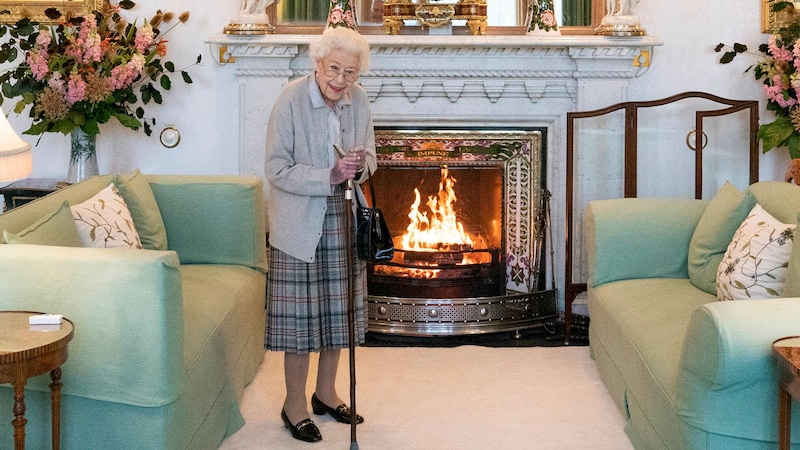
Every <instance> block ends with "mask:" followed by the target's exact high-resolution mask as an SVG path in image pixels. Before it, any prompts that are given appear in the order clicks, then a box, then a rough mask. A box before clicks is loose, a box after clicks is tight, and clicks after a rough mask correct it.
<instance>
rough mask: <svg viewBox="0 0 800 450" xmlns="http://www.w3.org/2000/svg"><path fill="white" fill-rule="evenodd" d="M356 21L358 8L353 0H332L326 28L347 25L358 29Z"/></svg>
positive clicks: (346, 26) (352, 28)
mask: <svg viewBox="0 0 800 450" xmlns="http://www.w3.org/2000/svg"><path fill="white" fill-rule="evenodd" d="M356 22H357V20H356V10H355V8H353V2H352V0H331V9H330V12H328V21H327V23H326V25H325V28H338V27H345V28H350V29H351V30H356V29H357V25H356Z"/></svg>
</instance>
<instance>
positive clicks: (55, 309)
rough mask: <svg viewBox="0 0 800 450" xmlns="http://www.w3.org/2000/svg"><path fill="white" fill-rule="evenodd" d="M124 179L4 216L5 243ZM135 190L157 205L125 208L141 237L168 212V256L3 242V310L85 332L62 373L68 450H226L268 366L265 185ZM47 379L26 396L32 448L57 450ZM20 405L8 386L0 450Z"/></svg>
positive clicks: (146, 180)
mask: <svg viewBox="0 0 800 450" xmlns="http://www.w3.org/2000/svg"><path fill="white" fill-rule="evenodd" d="M118 178H119V177H110V176H99V177H93V178H90V179H88V180H86V181H83V182H81V183H77V184H75V185H72V186H70V187H68V188H65V189H62V190H59V191H57V192H55V193H53V194H51V195H49V196H46V197H43V198H41V199H38V200H36V201H33V202H31V203H28V204H26V205H24V206H22V207H19V208H16V209H13V210H11V211H8V212H6V213H4V214H0V233H2V231H3V230H5V231H6V232H8V233H12V234H13V233H20V232H21V231H22V230H23V229H25V228H26V227H29V226H31V224H34V222H36V221H37V220H38V219H39V218H41V217H43V216H46V215H47V214H48V212H49V211H52V210H54V209H55V208H58V206H59V205H61V204H63V202H64V201H65V200H67V201H69V203H70V205H74V204H77V203H80V202H83V201H84V200H86V199H89V198H91V197H92V196H93V195H94V194H96V193H97V192H99V191H101V190H103V189H104V188H105V187H106V186H108V184H109V182H110V181H111V180H115V183H116V180H117V179H118ZM132 180H133V181H135V180H138V181H139V186H140V187H142V186H144V187H147V186H148V185H149V187H150V189H151V190H152V194H150V198H151V199H153V197H154V201H155V202H156V203H157V206H153V205H152V204H150V206H148V205H147V204H135V203H136V202H134V201H129V200H128V199H127V198H126V201H127V202H128V204H129V206H130V207H131V210H132V213H133V210H134V208H137V209H138V214H136V215H134V223H135V224H136V226H137V227H139V226H140V225H141V226H142V228H143V229H144V228H147V227H148V224H145V223H137V217H138V218H139V220H140V222H143V221H145V219H147V217H148V216H153V215H154V213H156V214H155V215H156V216H158V214H157V213H158V212H160V216H161V217H160V219H161V220H163V228H165V229H166V237H165V242H161V243H160V244H157V245H156V246H157V247H158V246H160V247H161V248H162V249H161V250H153V249H145V250H137V249H128V248H126V249H105V248H84V247H62V246H51V245H31V244H13V245H9V244H6V245H0V310H32V311H43V312H49V313H54V314H62V315H63V316H64V317H66V318H68V319H69V320H71V321H72V322H73V323H74V325H75V334H74V338H73V340H72V342H71V343H70V344H69V359H68V360H67V362H66V363H65V364H64V365H63V366H62V369H63V377H62V381H63V383H64V387H63V390H62V393H63V397H62V403H61V448H62V449H80V450H83V449H136V450H143V449H184V448H196V449H216V448H217V447H218V446H219V445H220V443H221V442H222V441H223V439H224V438H225V437H226V436H229V435H230V434H232V433H233V432H234V431H236V430H237V429H239V428H240V427H241V426H242V425H243V424H244V420H243V418H242V416H241V413H240V410H239V401H240V399H241V397H242V393H243V389H244V386H245V385H246V384H248V383H249V382H250V381H251V380H252V379H253V377H254V375H255V372H256V370H257V368H258V366H259V365H260V363H261V361H262V360H263V356H264V350H263V333H264V320H265V311H264V301H265V289H266V276H265V273H266V269H267V264H266V242H265V241H266V239H265V220H264V206H263V205H264V203H263V194H262V183H261V181H260V179H258V178H255V177H235V176H144V175H141V174H139V173H138V171H137V173H136V174H135V175H134V176H133V178H131V179H128V180H127V182H131V181H132ZM132 203H134V204H132ZM142 217H144V219H142ZM143 242H144V239H143ZM48 382H49V376H48V375H47V374H45V375H42V376H39V377H36V378H32V379H30V380H29V382H28V385H27V386H26V391H25V401H26V406H27V411H26V418H27V419H28V424H27V427H26V432H27V433H26V444H27V448H34V449H36V448H49V446H50V394H49V388H48V386H47V384H48ZM12 404H13V401H12V391H11V388H10V386H8V385H6V386H2V387H0V448H9V447H11V446H12V445H13V434H12V432H11V430H12V427H11V420H12V418H13V415H12ZM3 430H5V431H3Z"/></svg>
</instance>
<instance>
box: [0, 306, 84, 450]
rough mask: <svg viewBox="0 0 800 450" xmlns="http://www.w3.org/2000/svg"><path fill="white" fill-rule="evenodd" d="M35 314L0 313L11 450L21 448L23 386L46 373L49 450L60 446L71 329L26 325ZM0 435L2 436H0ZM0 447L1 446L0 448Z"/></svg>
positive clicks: (0, 374)
mask: <svg viewBox="0 0 800 450" xmlns="http://www.w3.org/2000/svg"><path fill="white" fill-rule="evenodd" d="M36 314H41V313H37V312H30V311H0V383H11V384H12V386H13V387H14V407H13V411H14V420H12V421H11V424H12V425H14V449H15V450H22V449H24V448H25V424H26V423H28V420H27V419H25V384H26V383H27V382H28V378H30V377H33V376H36V375H41V374H43V373H45V372H50V379H51V380H52V382H51V383H50V399H51V408H52V412H51V416H52V439H53V449H54V450H57V449H58V448H60V446H61V386H62V383H61V365H62V364H64V362H65V361H66V360H67V343H69V341H71V340H72V334H73V325H72V322H70V321H69V320H67V319H64V320H63V321H62V323H61V325H60V326H57V325H35V326H31V325H28V317H30V316H32V315H36ZM0 434H2V433H0ZM0 447H2V445H0Z"/></svg>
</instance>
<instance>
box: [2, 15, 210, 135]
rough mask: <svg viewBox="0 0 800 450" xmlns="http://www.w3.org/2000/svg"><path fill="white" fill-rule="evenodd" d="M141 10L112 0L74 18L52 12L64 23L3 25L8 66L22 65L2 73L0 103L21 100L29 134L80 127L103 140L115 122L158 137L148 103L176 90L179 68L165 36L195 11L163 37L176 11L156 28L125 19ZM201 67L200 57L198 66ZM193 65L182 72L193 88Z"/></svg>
mask: <svg viewBox="0 0 800 450" xmlns="http://www.w3.org/2000/svg"><path fill="white" fill-rule="evenodd" d="M134 6H135V3H134V2H133V1H130V0H122V1H120V2H119V3H117V4H116V5H112V4H111V3H110V2H104V3H103V6H102V8H101V10H99V11H92V12H91V13H89V14H87V15H84V16H82V17H73V18H69V19H68V20H66V21H65V20H63V17H62V14H61V12H60V11H58V9H57V8H48V9H47V10H46V11H45V15H46V16H47V17H48V18H50V19H52V20H54V21H59V20H60V22H58V23H57V24H56V25H52V26H45V25H41V24H39V23H37V22H33V21H31V20H29V19H21V20H20V21H18V22H17V23H15V24H11V25H8V24H0V38H1V39H2V44H0V64H4V63H12V64H13V63H16V64H17V65H16V67H12V68H11V69H8V70H6V71H4V72H2V73H0V93H2V97H0V106H2V104H3V100H4V99H18V100H16V103H15V104H14V111H15V112H16V113H17V114H21V113H22V112H24V111H25V110H26V109H27V110H28V111H29V116H30V117H31V119H32V124H31V127H30V128H29V129H28V130H26V131H24V133H25V134H34V135H37V134H42V133H46V132H60V133H64V134H67V133H70V132H71V131H72V130H73V129H75V128H77V127H80V128H81V129H82V130H83V131H85V132H86V133H87V134H90V135H96V134H98V133H100V124H104V123H107V122H108V121H109V120H111V119H112V118H114V119H116V120H117V121H118V122H119V123H120V124H122V125H123V126H125V127H128V128H131V129H133V130H138V129H139V128H144V131H145V133H146V134H147V135H148V136H149V135H150V134H151V132H152V128H151V126H150V125H154V124H155V119H152V118H150V119H146V118H145V113H144V109H143V107H142V106H141V105H147V104H149V103H150V102H151V101H152V102H154V103H156V104H161V103H162V101H163V98H162V94H161V91H162V90H164V91H168V90H171V88H172V81H171V79H170V77H169V74H170V73H174V72H175V71H176V69H175V65H174V63H172V62H171V61H165V60H163V59H162V58H163V57H164V55H166V51H167V41H166V40H164V35H165V34H166V33H168V32H169V31H171V30H172V29H173V28H175V26H177V25H178V24H180V23H184V22H186V21H187V20H188V18H189V14H188V13H183V14H181V15H180V16H179V19H178V23H175V24H174V25H170V26H169V28H168V29H167V30H166V31H164V32H163V33H162V32H161V30H159V28H158V26H163V25H165V24H167V22H169V19H171V18H173V17H174V14H172V13H164V12H162V11H160V10H159V11H158V12H157V13H156V15H155V16H154V17H153V19H152V23H150V22H148V21H147V20H145V21H144V23H142V24H141V25H137V24H136V22H135V21H134V22H127V21H126V20H125V19H124V18H123V17H122V16H121V15H120V11H121V10H130V9H132V8H133V7H134ZM199 63H200V57H199V56H198V58H197V62H196V63H195V64H192V65H196V64H199ZM189 67H191V65H190V66H188V67H186V68H185V69H183V70H181V71H180V72H181V77H182V80H183V81H184V82H186V83H187V84H189V83H191V78H189V76H188V74H187V73H186V72H185V70H186V69H188V68H189ZM137 104H138V105H137ZM134 108H135V109H134Z"/></svg>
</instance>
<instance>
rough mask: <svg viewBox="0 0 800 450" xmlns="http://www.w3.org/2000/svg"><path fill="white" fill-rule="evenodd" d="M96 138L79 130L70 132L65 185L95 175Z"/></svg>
mask: <svg viewBox="0 0 800 450" xmlns="http://www.w3.org/2000/svg"><path fill="white" fill-rule="evenodd" d="M96 141H97V136H95V135H88V134H86V132H84V131H83V130H81V129H80V128H75V129H74V130H72V132H70V143H71V149H70V153H69V169H67V179H66V180H65V181H66V182H67V184H73V183H77V182H79V181H81V180H85V179H87V178H89V177H91V176H94V175H97V174H98V173H100V172H99V170H98V168H97V152H96Z"/></svg>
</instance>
